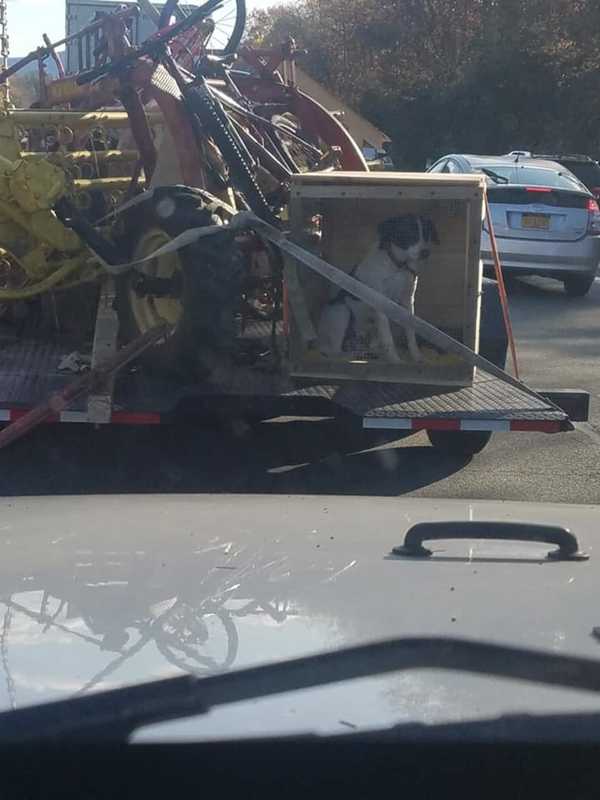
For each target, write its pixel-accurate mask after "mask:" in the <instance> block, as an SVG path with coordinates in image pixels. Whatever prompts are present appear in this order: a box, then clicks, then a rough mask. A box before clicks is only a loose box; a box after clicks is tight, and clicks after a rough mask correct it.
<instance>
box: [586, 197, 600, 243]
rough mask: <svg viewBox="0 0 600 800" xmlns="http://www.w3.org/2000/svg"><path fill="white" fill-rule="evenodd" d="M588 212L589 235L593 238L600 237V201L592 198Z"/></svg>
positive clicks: (588, 204) (589, 201)
mask: <svg viewBox="0 0 600 800" xmlns="http://www.w3.org/2000/svg"><path fill="white" fill-rule="evenodd" d="M587 211H588V233H590V234H591V235H592V236H600V207H598V201H597V200H596V199H594V198H593V197H590V199H589V200H588V203H587Z"/></svg>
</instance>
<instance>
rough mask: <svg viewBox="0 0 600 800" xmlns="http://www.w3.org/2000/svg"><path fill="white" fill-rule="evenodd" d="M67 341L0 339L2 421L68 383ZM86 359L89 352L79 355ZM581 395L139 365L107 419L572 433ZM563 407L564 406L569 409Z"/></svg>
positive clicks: (79, 410)
mask: <svg viewBox="0 0 600 800" xmlns="http://www.w3.org/2000/svg"><path fill="white" fill-rule="evenodd" d="M73 344H74V343H73V342H72V341H61V340H59V339H57V340H55V341H41V340H39V339H35V338H23V339H17V338H15V339H13V340H10V339H5V340H4V341H0V350H1V353H2V358H1V359H0V422H1V423H8V422H13V421H15V420H17V419H19V417H22V416H23V415H24V414H25V413H26V412H27V411H29V410H31V409H32V408H34V407H35V406H36V405H37V404H39V403H41V402H43V401H44V400H45V399H47V397H48V396H49V395H50V394H52V393H54V392H60V391H61V390H62V389H64V388H65V387H66V386H67V385H68V384H69V382H71V381H72V380H73V377H74V376H73V373H72V372H65V371H61V370H59V368H58V367H59V364H60V363H61V362H62V361H63V359H65V358H66V357H68V356H69V354H71V353H72V352H74V347H73ZM79 353H80V354H81V355H83V356H84V357H85V356H86V355H90V357H91V353H88V354H86V353H81V351H79ZM586 397H587V395H585V393H576V394H574V393H565V395H564V396H563V397H561V394H560V393H556V392H554V393H546V394H545V395H544V396H542V395H539V396H537V397H536V396H535V395H533V394H531V393H528V392H526V391H524V390H521V389H519V388H517V387H514V386H511V385H510V384H508V383H505V382H503V381H502V380H500V379H499V378H496V377H493V376H491V375H487V374H485V373H483V372H481V371H479V370H478V371H477V373H476V376H475V380H474V382H473V384H472V385H470V386H466V387H456V386H451V387H440V386H434V387H428V386H423V385H407V384H395V383H387V382H386V383H383V382H373V381H360V382H358V381H332V380H329V381H317V380H306V379H302V380H298V379H297V380H291V381H290V380H288V381H287V382H286V384H285V385H284V384H283V383H281V384H279V385H277V383H274V382H273V381H272V380H270V379H268V378H267V377H266V378H265V389H264V390H263V391H260V390H259V389H257V388H256V387H252V388H248V387H246V386H244V381H243V379H241V380H240V381H239V382H238V383H236V384H232V385H231V386H229V387H217V386H214V385H212V384H210V383H208V382H205V383H193V384H184V383H176V382H174V381H172V380H166V379H165V378H164V377H160V376H158V375H152V374H149V373H147V372H146V371H145V370H144V368H143V367H141V366H139V365H136V366H134V367H133V368H129V369H126V370H123V371H122V372H121V373H120V374H119V376H118V377H117V379H116V381H115V384H114V390H113V393H112V399H111V408H110V413H109V414H107V415H106V417H105V420H104V422H105V423H106V424H130V425H159V424H168V423H177V422H182V421H189V420H191V419H193V418H194V417H197V418H198V417H203V416H204V417H205V416H207V415H211V414H213V413H215V412H218V413H221V414H223V413H241V414H242V415H247V416H249V417H252V418H263V419H264V418H269V417H274V416H282V415H287V416H289V415H298V416H346V417H347V416H349V415H351V416H353V417H355V418H357V420H360V422H361V424H362V426H363V427H364V428H368V429H385V430H394V429H397V430H406V431H419V430H429V431H431V430H433V431H435V430H443V431H465V432H466V431H490V432H509V431H512V432H518V431H539V432H544V433H558V432H560V431H566V430H570V429H571V428H572V425H571V421H570V418H569V415H568V413H567V411H566V410H565V409H564V408H563V409H561V408H559V407H557V405H555V404H556V403H557V402H558V403H562V405H563V406H565V405H566V403H565V402H563V401H564V400H567V401H569V402H570V403H571V408H572V409H574V410H573V411H572V412H571V417H573V418H575V419H582V418H585V416H586V411H585V403H586ZM89 402H90V401H89V400H88V399H82V400H79V401H78V402H77V403H76V404H75V405H73V406H72V407H70V408H68V409H67V410H64V411H62V412H60V413H59V414H55V415H52V416H51V417H49V419H48V421H49V422H54V423H97V422H98V419H97V417H95V416H94V415H93V414H91V413H90V408H89ZM567 408H569V406H567Z"/></svg>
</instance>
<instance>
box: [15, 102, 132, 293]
mask: <svg viewBox="0 0 600 800" xmlns="http://www.w3.org/2000/svg"><path fill="white" fill-rule="evenodd" d="M127 125H128V119H127V114H126V113H125V112H118V111H117V112H110V111H108V112H62V111H29V110H28V111H13V110H10V109H8V108H7V107H6V106H4V107H3V108H2V109H1V110H0V304H6V303H7V302H9V301H15V300H25V299H29V298H31V297H35V296H36V295H40V294H42V293H44V292H47V291H48V290H50V289H53V288H57V287H65V286H72V285H76V284H78V283H81V282H87V281H90V280H93V279H94V278H95V277H97V276H98V275H99V274H100V269H99V267H98V265H97V264H95V261H94V257H93V255H92V254H91V253H90V251H89V249H88V248H87V247H86V245H85V244H84V243H83V242H82V241H81V239H80V238H79V236H78V235H77V234H76V233H75V232H74V231H72V230H70V229H69V228H67V227H65V225H63V223H62V222H61V221H60V220H59V219H58V217H57V216H56V214H55V213H54V212H53V210H52V208H53V206H54V205H55V204H56V203H57V202H58V201H59V200H60V199H61V198H62V197H65V196H67V197H69V198H71V199H72V200H73V201H74V203H75V204H76V205H77V207H78V208H79V209H80V210H82V211H83V212H87V211H90V212H91V211H92V207H93V206H96V207H97V206H98V203H97V200H98V196H100V197H101V198H102V203H101V204H100V208H101V209H102V210H104V211H106V212H110V210H112V209H113V208H114V207H115V206H116V205H117V204H118V203H120V202H121V200H122V198H123V196H124V194H125V192H126V191H127V189H128V188H131V187H132V177H131V176H132V174H134V172H135V170H134V166H135V163H136V161H137V159H138V154H137V151H135V150H120V149H117V148H114V147H113V148H112V149H108V148H109V145H110V141H109V136H108V134H107V132H108V131H118V130H122V129H123V128H124V127H126V126H127ZM99 134H100V137H102V135H103V134H104V136H105V139H104V140H101V141H99V138H98V137H99ZM80 142H87V143H88V145H89V144H91V147H89V148H88V149H84V148H81V147H80V146H79V144H80ZM32 144H33V145H34V147H35V145H36V144H37V145H38V147H40V149H27V148H31V145H32ZM98 145H99V148H100V149H99V148H98ZM24 146H25V148H26V149H24ZM94 210H97V208H95V209H94ZM94 221H95V222H97V219H95V220H94Z"/></svg>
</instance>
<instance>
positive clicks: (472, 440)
mask: <svg viewBox="0 0 600 800" xmlns="http://www.w3.org/2000/svg"><path fill="white" fill-rule="evenodd" d="M427 436H428V438H429V441H430V442H431V444H432V445H433V446H434V447H435V448H436V450H440V451H442V452H443V453H446V454H447V455H450V456H460V457H468V456H474V455H476V454H477V453H481V451H482V450H483V448H484V447H485V446H486V444H487V443H488V442H489V441H490V439H491V438H492V432H491V431H433V430H430V431H427Z"/></svg>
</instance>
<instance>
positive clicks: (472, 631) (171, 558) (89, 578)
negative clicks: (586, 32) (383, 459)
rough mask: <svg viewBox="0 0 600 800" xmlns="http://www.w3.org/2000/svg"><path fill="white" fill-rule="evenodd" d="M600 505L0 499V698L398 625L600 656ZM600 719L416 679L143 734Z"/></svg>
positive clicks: (558, 698) (486, 688)
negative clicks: (557, 552)
mask: <svg viewBox="0 0 600 800" xmlns="http://www.w3.org/2000/svg"><path fill="white" fill-rule="evenodd" d="M599 510H600V509H599V508H598V507H583V506H567V505H541V504H540V505H538V504H535V505H533V504H531V505H529V504H521V503H494V502H463V501H437V500H436V501H433V500H416V499H415V500H412V499H411V500H401V499H392V498H363V497H325V496H311V497H298V496H295V497H285V496H241V495H236V496H231V495H215V496H210V495H203V496H173V495H171V496H166V497H165V496H107V497H81V498H78V497H53V498H17V499H6V500H2V501H0V587H1V589H0V591H1V598H0V602H1V604H0V703H1V704H2V707H3V708H5V709H7V708H10V707H11V706H12V707H22V706H25V705H31V704H37V703H42V702H45V701H48V700H54V699H58V698H60V697H65V696H69V695H75V694H77V693H81V692H90V691H97V690H100V689H107V688H112V687H116V686H120V685H124V684H130V683H139V682H142V681H149V680H152V679H155V678H159V677H166V676H169V675H177V674H181V671H182V670H184V671H189V672H193V673H195V674H197V675H199V676H204V675H208V674H210V673H213V672H216V671H224V670H232V669H236V668H239V667H244V666H250V665H257V664H263V663H269V662H274V661H280V660H283V659H286V658H291V657H297V656H301V655H308V654H313V653H317V652H321V651H324V650H331V649H336V648H340V647H343V646H350V645H356V644H363V643H367V642H371V641H377V640H381V639H386V638H391V637H393V638H395V637H399V636H415V635H419V636H429V635H431V636H459V637H466V638H470V639H474V640H479V641H488V642H496V643H501V644H507V645H513V646H521V647H531V648H537V649H542V650H546V651H554V652H557V653H566V654H569V655H583V656H588V657H592V658H598V659H599V661H600V641H598V640H597V639H596V637H595V635H594V629H595V628H596V627H597V626H600V609H599V607H598V606H597V604H596V603H597V599H598V591H599V590H598V586H599V585H600V549H599V548H595V538H596V536H597V535H598V521H599V519H600V515H599ZM436 520H440V521H442V520H447V521H455V520H459V521H462V520H497V521H500V522H501V521H521V522H535V523H548V524H552V525H563V526H565V527H568V528H569V529H571V531H572V532H573V533H574V534H576V536H577V538H578V540H579V545H580V548H581V549H582V550H585V551H587V553H588V554H589V555H590V559H589V560H588V561H581V562H576V561H564V562H552V561H548V560H546V559H545V556H546V553H547V552H548V549H549V547H548V546H547V545H540V544H535V543H521V542H510V541H509V542H504V541H473V540H469V539H467V540H464V541H463V540H458V541H448V542H444V541H440V542H436V543H434V544H433V545H432V548H431V549H433V550H434V551H435V553H434V556H433V557H432V558H430V559H427V560H414V559H403V558H399V557H395V556H393V555H391V551H392V548H393V547H395V546H396V545H399V544H401V543H402V541H403V538H404V535H405V533H406V531H407V530H408V529H409V528H410V527H411V526H412V525H414V524H415V523H417V522H424V521H436ZM583 710H586V711H590V710H600V696H596V695H593V694H591V693H589V692H588V693H586V692H580V691H574V690H563V689H556V688H549V687H538V686H536V685H533V684H530V683H529V684H526V683H523V682H518V681H508V680H502V681H499V680H497V679H495V678H487V677H485V676H478V677H475V676H473V675H469V674H460V673H451V672H442V671H435V670H434V671H426V670H414V671H409V672H405V673H399V674H392V675H387V676H384V677H376V676H375V677H373V678H368V679H363V680H360V681H353V682H346V683H342V684H339V685H335V686H329V687H323V688H319V689H313V690H304V691H302V692H296V693H289V694H286V695H280V696H277V697H271V698H268V699H265V700H260V701H256V702H252V703H238V704H236V705H232V706H230V707H224V708H221V709H216V710H214V711H212V712H210V713H209V714H207V715H205V716H202V717H195V718H193V719H188V720H182V721H178V722H176V723H169V724H168V725H161V726H154V727H153V728H148V729H146V730H144V731H142V732H140V733H139V734H137V738H138V739H148V738H157V737H158V738H160V739H165V738H173V737H175V738H179V739H180V738H185V737H193V738H198V739H205V738H213V737H219V738H221V737H228V736H241V735H246V736H247V735H254V734H256V735H258V734H273V733H279V732H286V733H291V732H306V731H318V732H340V733H341V732H344V731H348V732H349V731H351V730H364V729H369V728H373V727H387V726H390V725H393V724H395V723H398V722H403V721H415V722H426V723H432V724H433V723H437V722H444V721H458V720H466V719H477V718H481V717H494V716H498V715H501V714H512V713H554V712H563V711H564V712H567V711H570V712H576V711H583Z"/></svg>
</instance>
